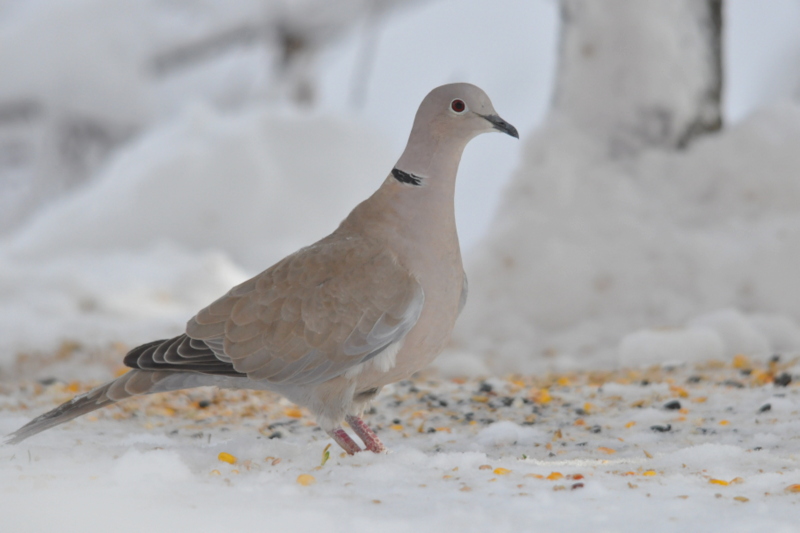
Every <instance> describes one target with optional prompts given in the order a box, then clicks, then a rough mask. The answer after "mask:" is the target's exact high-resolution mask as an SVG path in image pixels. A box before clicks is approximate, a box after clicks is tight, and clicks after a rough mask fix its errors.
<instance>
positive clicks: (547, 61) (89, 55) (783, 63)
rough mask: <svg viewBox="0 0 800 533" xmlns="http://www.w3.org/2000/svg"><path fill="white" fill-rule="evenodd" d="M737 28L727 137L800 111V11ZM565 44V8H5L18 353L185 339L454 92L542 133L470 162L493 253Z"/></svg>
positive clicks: (335, 215)
mask: <svg viewBox="0 0 800 533" xmlns="http://www.w3.org/2000/svg"><path fill="white" fill-rule="evenodd" d="M724 21H725V22H724V24H725V30H724V54H723V56H724V63H725V73H726V76H725V90H724V110H725V120H726V124H727V125H735V124H737V123H738V122H739V121H741V120H743V119H744V118H746V117H748V116H749V115H750V114H751V113H752V112H753V111H754V110H757V109H759V108H761V107H762V106H764V105H765V104H770V103H774V102H777V101H781V100H794V101H795V102H796V101H797V99H798V98H800V96H799V95H800V32H797V31H796V28H798V27H800V1H798V0H771V1H770V2H752V1H748V0H728V1H727V2H726V3H725V10H724ZM558 32H559V4H558V2H557V1H556V0H491V1H490V0H476V1H471V2H463V1H459V0H405V1H404V0H342V1H338V2H327V1H323V0H225V1H223V0H202V1H196V0H142V1H134V0H0V72H2V76H1V77H0V269H2V270H1V272H2V279H0V310H2V312H3V313H6V314H8V315H9V317H8V320H6V321H4V322H2V323H4V324H5V327H7V328H8V332H7V334H6V335H4V340H3V342H4V343H6V344H4V345H3V347H4V348H8V349H7V350H4V352H5V353H8V354H13V353H16V352H18V351H19V350H22V349H33V348H49V347H52V346H53V345H54V344H56V343H57V342H60V340H63V339H64V338H77V339H84V341H85V342H98V343H102V342H106V341H110V340H123V341H125V342H131V343H132V342H138V341H139V340H142V341H144V340H147V339H149V338H150V337H151V336H152V335H154V334H165V335H166V334H172V333H173V332H175V331H176V330H178V331H179V330H180V328H181V327H182V324H183V321H184V320H185V319H186V318H187V317H188V316H189V315H191V314H192V313H193V312H194V311H195V310H196V309H197V308H199V307H201V306H202V305H204V304H205V303H207V301H208V300H209V299H212V298H214V297H216V296H217V295H218V294H219V293H220V292H223V291H224V290H226V289H227V287H229V286H230V284H232V283H235V282H236V281H238V280H240V279H242V278H243V277H244V276H246V275H249V274H252V273H255V272H257V271H259V270H261V269H263V268H265V267H266V266H268V265H269V264H271V263H272V262H273V261H275V260H277V259H279V258H280V257H282V256H283V255H285V254H287V253H290V252H291V251H293V250H294V249H296V248H298V247H300V246H302V245H305V244H308V243H309V242H311V241H312V240H313V239H315V238H319V237H321V236H323V235H324V234H326V233H327V232H329V231H331V230H332V229H333V228H334V227H335V226H336V224H337V223H338V221H339V220H340V219H341V218H342V217H343V216H344V215H345V214H346V213H347V212H348V211H349V210H350V209H351V208H352V207H353V206H354V205H355V204H356V203H357V202H358V201H360V200H361V199H363V198H364V197H366V195H368V194H369V193H370V192H371V191H372V190H374V189H375V188H376V187H377V186H378V185H379V183H380V182H381V181H382V180H383V178H384V176H385V175H386V174H387V172H388V170H389V169H390V168H391V167H392V165H393V163H394V161H395V159H396V158H397V157H398V156H399V154H400V152H401V151H402V148H403V146H404V143H405V140H406V136H407V134H408V132H409V130H410V127H411V122H412V120H413V116H414V112H415V111H416V108H417V105H418V104H419V102H420V100H421V99H422V97H423V96H424V95H425V94H426V93H427V92H428V91H429V90H430V89H431V88H433V87H435V86H437V85H440V84H443V83H448V82H452V81H467V82H472V83H475V84H476V85H479V86H481V87H482V88H483V89H485V90H486V91H487V93H488V94H489V95H490V97H491V98H492V100H493V102H494V104H495V107H496V109H497V110H498V111H499V112H500V114H501V115H502V116H503V117H504V118H506V119H507V120H508V121H509V122H511V123H512V124H514V125H516V126H517V127H518V129H519V131H520V133H521V137H522V140H521V141H520V142H516V141H514V140H512V139H508V138H506V137H503V136H500V135H486V136H482V137H480V138H479V139H476V140H475V141H474V142H473V143H471V144H470V146H469V148H468V149H467V151H466V153H465V157H464V159H463V161H462V165H461V171H460V173H459V185H458V187H457V198H456V211H457V218H458V224H459V232H460V236H461V240H462V246H463V248H464V249H465V250H466V251H467V254H466V255H467V259H470V257H473V258H475V257H478V258H479V257H480V255H481V254H482V253H483V252H482V251H481V249H480V248H479V246H478V244H479V242H480V240H481V237H482V236H483V235H485V234H486V231H487V228H488V227H489V224H490V221H491V220H492V219H493V217H494V216H495V215H496V211H497V210H498V206H499V205H500V201H501V196H502V192H503V190H504V188H505V187H506V185H507V184H508V183H509V181H510V180H511V178H512V176H513V175H514V173H515V171H518V170H519V169H520V165H521V161H522V155H523V153H524V149H525V146H526V145H527V143H529V142H530V141H529V139H530V138H531V137H532V135H533V133H534V132H535V131H536V129H537V127H538V126H540V125H541V124H542V122H543V120H544V119H545V117H546V115H547V111H548V109H549V107H550V103H551V100H552V91H553V85H554V73H555V69H556V60H557V49H558ZM468 262H469V261H468ZM473 305H480V304H474V303H473ZM542 305H548V304H547V302H544V303H543V304H542ZM133 324H138V325H137V326H133ZM86 339H91V341H88V340H86ZM3 357H6V356H3ZM8 357H11V355H9V356H8ZM1 359H2V358H0V360H1Z"/></svg>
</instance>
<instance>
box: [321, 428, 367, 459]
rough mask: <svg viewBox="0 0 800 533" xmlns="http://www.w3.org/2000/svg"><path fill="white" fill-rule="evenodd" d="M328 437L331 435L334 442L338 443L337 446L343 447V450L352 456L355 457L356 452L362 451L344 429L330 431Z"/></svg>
mask: <svg viewBox="0 0 800 533" xmlns="http://www.w3.org/2000/svg"><path fill="white" fill-rule="evenodd" d="M328 435H330V436H331V437H332V438H333V440H335V441H336V444H338V445H339V446H341V447H342V449H343V450H344V451H346V452H347V453H349V454H350V455H355V453H356V452H360V451H361V447H360V446H359V445H358V444H356V442H355V441H354V440H353V439H351V438H350V435H348V434H347V433H346V432H345V430H343V429H342V428H337V429H334V430H333V431H329V432H328Z"/></svg>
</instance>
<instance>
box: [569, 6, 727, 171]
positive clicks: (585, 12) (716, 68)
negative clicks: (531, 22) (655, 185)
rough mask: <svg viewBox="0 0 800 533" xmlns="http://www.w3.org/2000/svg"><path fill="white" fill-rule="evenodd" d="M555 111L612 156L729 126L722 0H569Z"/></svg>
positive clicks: (670, 145) (673, 144)
mask: <svg viewBox="0 0 800 533" xmlns="http://www.w3.org/2000/svg"><path fill="white" fill-rule="evenodd" d="M561 19H562V28H561V43H560V57H559V63H558V72H557V82H556V90H555V101H554V106H553V107H554V111H555V112H556V113H558V114H560V115H562V116H566V117H568V118H569V119H570V120H572V121H575V122H576V123H577V125H578V126H579V127H580V128H581V129H582V130H584V131H586V132H587V133H590V134H592V135H595V136H597V137H598V138H602V139H604V140H607V141H608V143H609V144H608V148H609V152H610V154H611V155H613V156H615V157H620V156H625V155H631V154H634V153H636V152H638V151H639V150H641V149H642V148H648V147H662V148H667V149H675V148H678V149H679V148H683V147H685V146H687V145H689V144H690V143H691V142H692V140H693V139H695V138H696V137H698V136H700V135H703V134H705V133H708V132H711V131H715V130H718V129H719V128H720V127H721V125H722V110H721V100H722V86H723V73H722V0H669V1H664V0H562V1H561Z"/></svg>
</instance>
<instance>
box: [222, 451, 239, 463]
mask: <svg viewBox="0 0 800 533" xmlns="http://www.w3.org/2000/svg"><path fill="white" fill-rule="evenodd" d="M217 459H219V460H220V461H222V462H223V463H228V464H231V465H232V464H236V457H234V456H233V455H231V454H229V453H226V452H220V454H219V455H218V456H217Z"/></svg>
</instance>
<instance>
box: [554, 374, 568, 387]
mask: <svg viewBox="0 0 800 533" xmlns="http://www.w3.org/2000/svg"><path fill="white" fill-rule="evenodd" d="M556 384H558V386H559V387H569V378H568V377H566V376H561V377H560V378H558V380H556Z"/></svg>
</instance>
